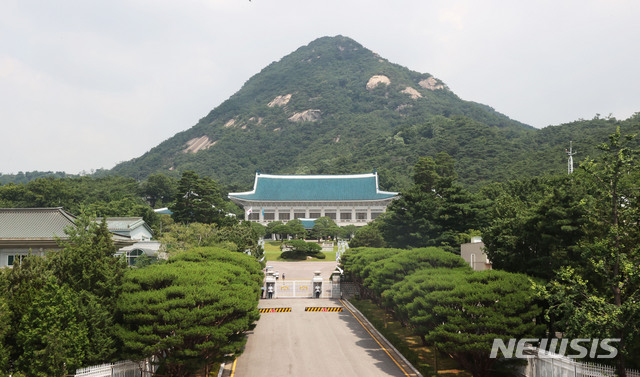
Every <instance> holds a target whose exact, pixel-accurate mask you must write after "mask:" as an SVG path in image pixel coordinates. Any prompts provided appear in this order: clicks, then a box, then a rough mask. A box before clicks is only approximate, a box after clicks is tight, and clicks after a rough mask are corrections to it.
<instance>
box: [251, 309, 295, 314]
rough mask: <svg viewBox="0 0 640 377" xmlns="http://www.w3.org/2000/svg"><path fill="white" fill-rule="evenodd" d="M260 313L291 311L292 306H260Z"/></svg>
mask: <svg viewBox="0 0 640 377" xmlns="http://www.w3.org/2000/svg"><path fill="white" fill-rule="evenodd" d="M258 311H259V312H260V313H284V312H290V311H291V308H258Z"/></svg>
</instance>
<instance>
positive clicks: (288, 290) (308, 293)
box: [274, 280, 340, 298]
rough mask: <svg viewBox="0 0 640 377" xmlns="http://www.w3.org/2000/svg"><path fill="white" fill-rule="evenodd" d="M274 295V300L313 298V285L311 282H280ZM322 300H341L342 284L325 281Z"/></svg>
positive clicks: (321, 295)
mask: <svg viewBox="0 0 640 377" xmlns="http://www.w3.org/2000/svg"><path fill="white" fill-rule="evenodd" d="M274 293H275V295H274V298H312V297H313V289H312V283H311V281H309V280H285V281H282V280H278V281H276V289H275V292H274ZM320 298H340V283H334V282H331V281H323V282H322V292H321V294H320Z"/></svg>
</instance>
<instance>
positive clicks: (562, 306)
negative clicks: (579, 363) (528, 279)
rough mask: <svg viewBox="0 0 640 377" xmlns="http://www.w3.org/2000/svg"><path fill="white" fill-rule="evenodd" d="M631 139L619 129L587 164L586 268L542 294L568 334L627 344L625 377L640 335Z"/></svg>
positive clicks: (638, 200)
mask: <svg viewBox="0 0 640 377" xmlns="http://www.w3.org/2000/svg"><path fill="white" fill-rule="evenodd" d="M631 139H633V136H622V135H621V133H620V129H619V128H618V129H617V131H616V132H615V133H614V134H612V135H611V136H610V137H609V142H608V143H605V144H602V145H601V146H600V149H601V150H602V151H603V154H602V155H601V156H600V158H598V159H597V160H591V161H587V162H586V163H584V164H583V165H581V168H583V169H584V171H585V172H586V177H587V184H588V185H589V186H588V189H589V190H588V191H589V192H590V195H589V196H588V197H586V198H585V199H583V200H582V202H581V203H582V204H583V206H584V207H585V211H586V212H587V216H586V218H587V222H586V224H585V226H584V232H585V237H584V238H583V239H582V240H581V242H580V243H579V244H578V247H577V252H578V253H579V254H578V255H579V258H580V261H581V263H580V264H579V265H576V266H565V267H563V268H562V269H560V270H559V272H558V274H557V276H556V278H555V279H554V281H552V282H551V283H550V285H549V289H542V292H543V294H545V295H546V297H547V298H548V299H549V301H550V302H551V304H552V305H551V307H550V309H549V313H552V314H556V315H558V316H560V317H561V318H563V321H562V323H561V324H562V325H564V326H565V331H566V333H567V334H568V335H570V336H576V337H593V338H607V337H615V338H619V339H621V342H620V347H619V348H620V349H619V351H620V352H619V354H618V359H617V373H618V375H619V376H622V377H624V376H626V371H625V366H626V364H627V359H628V358H629V357H630V356H631V355H632V353H631V351H632V350H631V349H630V348H631V346H632V345H633V344H636V345H637V343H638V342H637V337H638V336H639V335H640V323H638V321H637V318H638V314H640V274H638V265H640V227H638V224H639V223H640V181H638V165H637V160H636V157H637V155H638V153H639V151H638V150H637V149H633V148H630V147H629V146H628V141H629V140H631ZM635 351H636V352H637V351H638V350H637V349H636V350H635ZM633 356H634V357H633V358H631V359H632V360H633V359H635V356H637V353H636V354H635V355H633Z"/></svg>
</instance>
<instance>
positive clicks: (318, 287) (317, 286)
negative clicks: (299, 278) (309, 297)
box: [311, 271, 322, 298]
mask: <svg viewBox="0 0 640 377" xmlns="http://www.w3.org/2000/svg"><path fill="white" fill-rule="evenodd" d="M321 273H322V272H320V271H314V273H313V279H311V285H312V288H313V289H312V292H313V297H314V298H320V296H321V295H322V276H320V274H321Z"/></svg>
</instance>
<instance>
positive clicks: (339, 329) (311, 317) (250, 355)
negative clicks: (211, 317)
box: [224, 263, 416, 377]
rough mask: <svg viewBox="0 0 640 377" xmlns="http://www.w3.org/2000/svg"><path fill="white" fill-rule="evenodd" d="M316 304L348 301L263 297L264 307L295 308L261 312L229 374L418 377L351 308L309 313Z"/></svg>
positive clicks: (337, 304)
mask: <svg viewBox="0 0 640 377" xmlns="http://www.w3.org/2000/svg"><path fill="white" fill-rule="evenodd" d="M314 264H315V263H314ZM287 277H288V275H287ZM317 306H321V307H334V308H335V307H343V304H342V302H341V301H339V300H329V299H273V300H261V301H260V304H259V307H260V308H291V311H290V312H268V313H263V314H261V318H260V320H259V321H258V323H257V326H256V328H255V329H254V330H253V331H252V332H250V333H249V335H248V340H247V345H246V347H245V351H244V353H243V354H242V355H240V356H239V357H238V359H237V360H236V363H234V364H231V365H229V366H228V367H227V370H226V372H225V374H224V375H225V376H232V377H253V376H255V377H262V376H278V377H285V376H290V377H301V376H304V377H327V376H362V377H383V376H393V377H395V376H398V377H402V376H405V377H407V376H416V374H415V373H413V371H411V370H410V369H409V368H408V367H407V366H405V365H404V364H403V362H402V360H400V358H401V357H400V356H398V355H394V354H393V351H391V350H390V349H389V346H388V345H386V344H385V343H384V340H381V339H376V338H374V336H375V335H374V336H372V332H370V330H368V329H366V327H367V324H365V323H363V321H361V320H359V319H356V317H354V315H353V314H352V313H351V312H350V311H349V310H347V308H344V309H343V311H342V312H334V311H326V312H323V311H315V312H305V307H317ZM374 332H375V330H374ZM390 351H391V352H390Z"/></svg>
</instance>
